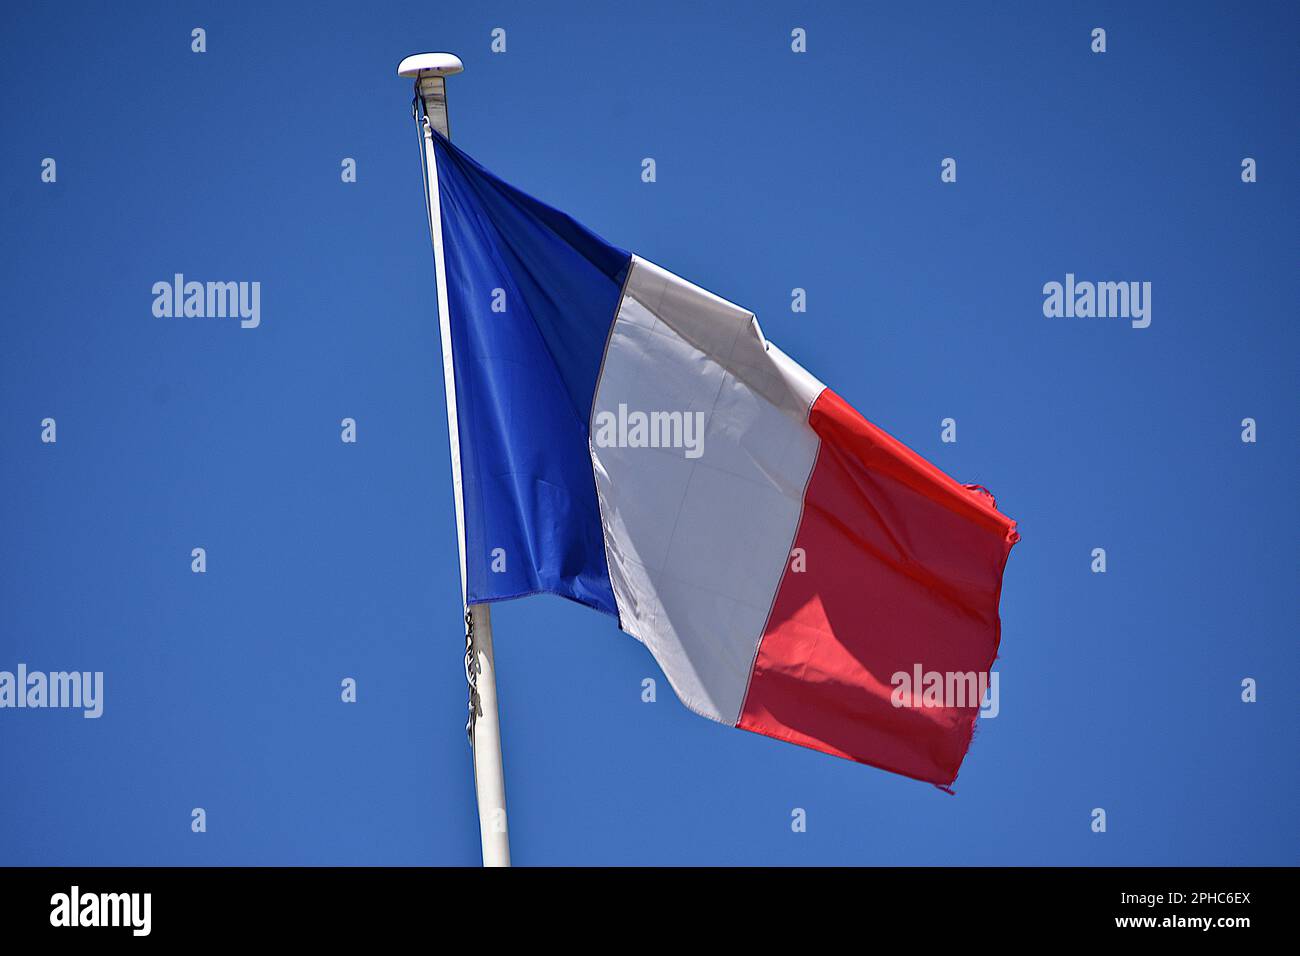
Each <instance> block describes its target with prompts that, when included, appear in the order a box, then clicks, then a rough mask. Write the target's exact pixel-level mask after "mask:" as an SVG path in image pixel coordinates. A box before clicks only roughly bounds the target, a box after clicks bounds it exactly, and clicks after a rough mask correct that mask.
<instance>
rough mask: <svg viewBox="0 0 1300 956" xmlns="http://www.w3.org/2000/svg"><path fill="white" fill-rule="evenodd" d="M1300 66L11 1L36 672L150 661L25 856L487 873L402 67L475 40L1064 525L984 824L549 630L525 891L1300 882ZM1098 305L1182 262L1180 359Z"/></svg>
mask: <svg viewBox="0 0 1300 956" xmlns="http://www.w3.org/2000/svg"><path fill="white" fill-rule="evenodd" d="M195 27H202V28H204V29H205V30H206V47H207V49H206V52H204V53H195V52H192V50H191V43H192V40H191V30H192V29H194V28H195ZM498 27H500V28H503V29H504V30H505V31H506V34H505V35H506V52H504V53H500V54H494V53H492V52H491V51H490V43H491V31H492V30H493V29H494V28H498ZM796 27H801V28H804V29H805V30H806V31H807V52H806V53H802V54H800V53H794V52H792V50H791V31H792V30H793V29H794V28H796ZM1095 27H1102V28H1104V29H1105V30H1106V45H1107V49H1106V52H1105V53H1093V52H1092V51H1091V49H1090V47H1091V45H1092V39H1091V31H1092V30H1093V28H1095ZM1298 34H1300V22H1298V15H1297V12H1296V7H1295V5H1294V4H1283V3H1276V4H1273V3H1258V4H1248V5H1244V6H1240V5H1238V6H1233V5H1229V4H1216V5H1197V4H1182V3H1179V4H1157V3H1148V4H1126V3H1088V4H1083V3H1072V4H1068V5H1061V4H1051V5H1049V4H1038V3H1028V2H1026V3H1015V4H1012V3H998V4H987V5H979V4H970V3H927V4H889V5H874V4H873V5H867V4H860V3H844V4H831V3H750V4H743V5H742V4H721V3H702V2H698V0H694V2H690V3H674V2H659V3H610V4H593V3H572V4H566V3H560V2H555V3H546V4H539V3H513V4H504V3H494V4H478V3H468V2H446V3H433V2H429V3H386V2H380V0H375V2H370V3H365V4H356V3H322V4H312V5H299V4H287V3H285V4H219V3H167V4H155V5H152V6H149V5H127V6H122V5H106V4H102V3H60V4H57V5H53V4H45V5H35V4H23V5H19V4H6V5H4V6H3V8H0V83H2V88H3V90H4V93H5V95H4V96H3V97H0V139H2V141H3V146H4V148H3V150H0V210H2V211H0V284H2V287H3V290H4V302H5V310H4V311H5V314H4V316H3V321H2V323H0V329H3V333H2V334H3V339H0V489H2V490H3V495H0V534H2V535H3V551H2V552H0V554H2V556H3V558H2V560H3V564H2V565H0V670H10V671H12V670H14V669H15V668H16V667H17V665H18V664H20V663H23V664H26V665H27V667H28V668H29V669H32V670H41V671H59V670H85V671H102V672H103V673H104V713H103V716H102V717H100V718H99V719H97V720H88V719H83V718H82V717H81V715H80V713H79V712H76V711H66V710H49V709H47V710H10V709H5V710H0V863H20V864H38V863H50V864H148V863H172V864H276V863H306V864H385V863H397V864H426V863H434V864H468V863H477V861H478V833H477V820H476V815H475V811H474V802H473V788H472V781H471V774H470V764H469V753H468V749H467V746H466V743H465V737H464V730H463V722H464V709H465V688H464V679H463V673H462V670H461V666H462V665H461V656H462V651H463V637H462V633H461V630H460V623H459V609H458V606H457V605H458V600H459V589H458V583H457V559H456V548H455V533H454V519H453V512H452V498H451V489H450V480H449V469H448V462H447V445H446V425H445V419H444V408H443V397H442V380H441V374H440V359H439V351H438V332H437V318H436V305H435V292H434V283H433V266H432V257H431V254H430V248H429V239H428V230H427V223H426V219H425V213H424V206H423V202H422V199H421V182H420V172H419V162H418V153H417V144H416V133H415V129H414V127H413V125H412V122H411V118H410V105H409V104H410V85H409V82H408V81H405V80H399V79H398V78H397V77H396V76H395V67H396V64H397V62H398V60H399V59H400V58H401V57H402V56H404V55H406V54H408V53H413V52H420V51H423V50H429V49H432V50H439V49H446V50H451V51H454V52H456V53H458V54H459V55H460V56H461V57H462V59H463V60H464V61H465V65H466V73H465V74H464V75H463V76H459V77H456V78H454V79H453V80H452V81H451V94H450V97H451V115H452V134H453V137H454V139H455V140H456V142H457V143H458V144H459V145H460V146H461V147H462V148H463V149H465V150H466V151H467V152H469V153H470V154H471V155H472V156H474V157H475V158H477V159H478V160H479V161H480V162H482V163H484V164H485V165H486V166H488V167H489V168H491V169H493V170H494V171H495V172H496V173H498V174H499V175H501V176H502V177H503V178H505V179H507V180H509V181H511V182H513V183H515V184H516V185H518V186H520V187H522V188H524V189H525V190H527V191H529V192H530V193H532V194H533V195H536V196H537V197H539V198H541V199H544V200H546V201H547V202H550V203H552V204H553V205H556V206H558V207H560V208H562V209H564V210H565V211H567V212H570V213H571V214H573V215H574V216H575V217H577V218H578V219H580V220H581V221H583V222H585V223H586V224H587V225H589V226H590V227H591V228H592V229H594V230H595V231H596V232H598V233H599V234H601V235H602V236H604V237H605V238H607V239H608V240H610V241H611V242H613V243H616V244H617V245H619V246H621V247H623V248H626V249H630V250H632V251H634V252H637V253H639V254H641V255H643V256H645V257H647V258H649V259H651V260H653V261H655V262H657V263H659V264H661V265H663V266H665V267H666V268H669V269H671V270H673V271H674V272H677V273H679V274H681V275H683V276H685V277H687V278H690V279H692V280H693V281H695V282H698V283H699V284H701V285H703V286H705V287H707V288H709V289H711V290H713V291H715V292H717V293H719V294H720V295H723V296H725V297H727V298H729V299H731V300H733V301H735V302H737V303H740V304H742V305H744V306H746V307H748V308H750V309H753V310H754V311H755V312H756V313H757V314H758V316H759V320H760V322H761V323H762V325H763V329H764V332H765V333H766V335H767V336H768V337H769V338H771V339H772V340H773V341H775V342H777V343H778V344H779V345H780V346H781V348H782V349H783V350H784V351H785V352H786V353H788V354H789V355H791V356H792V357H794V358H795V359H797V360H798V361H800V362H801V363H802V364H803V365H805V366H806V367H807V368H808V369H809V370H811V371H812V372H813V373H814V374H815V375H817V376H818V377H819V378H820V379H822V380H823V381H825V382H827V383H828V384H829V385H830V386H831V387H833V388H834V389H835V390H836V391H838V392H839V393H840V394H841V395H843V396H844V397H845V398H846V399H848V400H849V401H850V402H852V403H853V404H854V405H855V406H856V407H857V408H858V409H859V410H860V411H862V412H863V413H864V414H865V415H866V416H867V417H868V418H870V419H871V420H873V421H874V422H876V423H877V424H879V425H880V426H882V427H884V428H885V429H887V430H888V431H890V432H891V433H892V434H894V435H895V436H897V437H898V438H900V439H901V440H903V441H904V442H906V443H907V444H909V445H911V446H912V447H913V448H915V449H916V450H918V451H919V452H921V453H922V454H924V455H926V456H927V457H929V458H930V459H931V460H933V461H934V462H935V463H937V464H938V465H940V466H941V467H942V468H944V469H945V470H947V471H948V472H949V473H950V474H952V475H953V476H954V477H956V478H958V479H959V480H961V481H965V482H978V483H981V484H983V485H986V486H987V487H988V488H990V489H991V490H992V491H993V492H994V493H995V494H996V495H997V498H998V504H999V507H1000V508H1001V509H1002V510H1003V511H1005V512H1006V513H1007V514H1008V515H1010V516H1012V517H1013V518H1015V519H1017V520H1018V521H1019V523H1020V532H1021V534H1022V536H1023V540H1022V542H1021V543H1020V544H1019V545H1017V547H1016V549H1015V551H1014V552H1013V554H1012V556H1011V560H1010V563H1009V565H1008V568H1007V572H1006V580H1005V588H1004V593H1003V600H1002V620H1003V636H1002V651H1001V657H1000V659H999V661H998V664H997V666H996V670H997V671H998V673H999V675H1000V702H999V704H1000V712H999V714H998V716H997V717H996V718H993V719H985V720H981V722H980V726H979V727H978V732H977V734H976V737H975V741H974V743H973V745H972V748H971V751H970V754H969V756H968V757H967V760H966V763H965V765H964V767H963V770H962V773H961V776H960V778H959V779H958V781H957V784H956V787H955V789H956V796H949V795H947V794H945V793H942V792H940V791H939V790H937V789H935V788H933V787H930V786H927V785H925V784H922V783H917V782H915V781H912V780H908V779H904V778H902V777H897V776H892V775H890V774H887V773H884V772H882V771H879V770H874V769H871V768H868V767H864V766H860V765H856V764H853V763H850V762H847V761H842V760H837V759H834V758H831V757H827V756H823V755H821V754H818V753H814V752H811V751H808V750H803V749H800V748H797V747H793V746H790V745H786V744H782V743H778V742H776V741H773V740H770V739H766V738H762V737H759V736H756V735H752V734H746V733H743V732H740V731H736V730H730V729H727V728H724V727H722V726H719V725H716V724H713V723H710V722H708V721H705V720H702V719H700V718H698V717H695V716H693V715H691V714H690V713H688V712H687V711H686V709H685V708H683V707H682V706H681V705H680V704H678V703H677V701H676V700H675V699H674V697H673V695H672V692H671V690H670V689H669V688H668V686H667V683H666V682H665V681H664V680H663V679H662V675H661V674H660V673H659V671H658V669H657V668H656V666H655V664H654V662H653V661H652V660H651V658H650V657H649V655H648V654H647V653H646V651H645V650H644V648H642V647H641V646H640V645H639V644H637V642H636V641H635V640H633V639H632V638H630V637H627V636H626V635H622V634H620V633H619V632H618V631H617V630H616V627H615V623H614V621H613V619H611V618H609V617H607V616H605V615H603V614H599V613H596V612H593V611H590V610H587V609H585V608H582V607H579V606H577V605H571V604H566V603H564V602H562V601H561V600H559V599H555V598H548V597H544V598H534V599H527V600H522V601H517V602H513V603H509V604H505V605H499V606H498V607H497V609H496V611H495V624H496V628H495V630H496V646H497V656H498V667H499V671H500V674H499V689H500V694H501V698H502V721H503V734H504V741H505V768H506V781H507V793H508V799H509V807H510V820H511V833H512V843H513V851H514V857H515V860H516V862H517V863H521V864H544V863H596V864H624V863H630V864H642V863H645V864H671V863H683V864H707V863H775V864H810V863H813V864H816V863H834V864H855V863H863V864H944V863H958V864H976V863H980V864H998V863H1020V864H1249V863H1273V864H1281V863H1288V864H1294V863H1296V862H1297V857H1298V856H1300V854H1298V853H1297V850H1298V849H1300V840H1298V839H1297V834H1298V827H1297V824H1296V822H1295V819H1296V818H1295V810H1294V806H1295V793H1296V789H1297V784H1298V783H1300V780H1297V763H1296V741H1297V739H1300V734H1298V731H1300V720H1298V714H1300V712H1298V710H1297V707H1296V703H1295V688H1296V686H1297V677H1298V675H1297V654H1296V634H1297V630H1296V625H1297V614H1296V599H1295V592H1296V588H1295V577H1296V557H1295V546H1296V541H1297V531H1298V530H1300V528H1298V525H1300V522H1298V520H1297V519H1298V514H1297V498H1296V481H1297V477H1298V476H1297V468H1296V447H1297V445H1296V440H1297V434H1296V404H1295V394H1296V382H1297V354H1298V353H1297V344H1300V343H1298V341H1297V340H1298V335H1297V331H1296V303H1295V295H1296V257H1297V252H1300V248H1298V243H1297V227H1296V222H1297V216H1296V213H1297V184H1296V178H1295V175H1294V172H1293V171H1292V170H1291V168H1290V167H1289V166H1288V165H1287V164H1288V163H1293V162H1294V159H1295V157H1296V156H1297V155H1300V142H1298V141H1297V140H1298V136H1297V126H1296V122H1295V118H1296V115H1297V108H1296V107H1297V92H1296V82H1295V76H1296V52H1295V51H1296V49H1297V40H1298V39H1300V37H1298ZM646 157H652V158H654V159H655V161H656V167H657V182H655V183H652V184H647V183H643V182H642V181H641V168H642V166H641V163H642V160H643V159H644V158H646ZM948 157H951V158H953V159H955V160H956V170H957V181H956V182H955V183H944V182H941V179H940V172H941V162H942V160H943V159H945V158H948ZM1246 157H1250V158H1253V159H1254V160H1256V163H1257V179H1258V181H1257V182H1254V183H1244V182H1243V181H1242V160H1243V159H1244V158H1246ZM45 158H51V159H54V160H55V162H56V164H57V165H56V166H55V167H54V169H55V175H56V177H57V178H56V180H55V181H54V182H43V181H42V161H43V160H44V159H45ZM345 158H352V159H355V161H356V169H357V181H356V182H355V183H345V182H343V181H342V177H341V164H342V162H343V160H344V159H345ZM175 273H183V274H184V275H185V276H186V277H187V278H192V279H198V280H202V281H207V280H222V281H227V280H228V281H249V282H251V281H257V282H260V283H261V286H260V288H261V301H260V324H259V325H258V326H257V327H256V328H241V327H240V324H239V322H238V321H237V320H231V319H197V318H189V319H186V318H158V317H155V316H154V314H153V311H152V306H153V294H152V292H151V289H152V286H153V284H154V283H155V282H159V281H170V280H171V278H172V276H173V275H174V274H175ZM1067 273H1071V274H1074V275H1075V276H1076V277H1077V278H1078V280H1080V281H1082V280H1091V281H1105V280H1114V281H1136V282H1150V283H1151V289H1152V292H1151V303H1150V304H1151V323H1150V326H1149V327H1147V328H1134V327H1132V325H1131V323H1130V322H1128V321H1125V320H1123V319H1097V318H1047V317H1045V316H1044V314H1043V299H1044V296H1043V286H1044V284H1045V283H1048V282H1052V281H1057V282H1064V281H1065V277H1066V274H1067ZM796 287H798V288H803V289H805V290H806V291H807V312H806V313H795V312H792V310H791V307H790V303H791V290H792V289H794V288H796ZM1288 395H1290V396H1291V398H1289V399H1288V398H1287V396H1288ZM345 417H350V418H353V419H355V420H356V422H357V435H358V440H357V442H356V443H355V444H345V443H343V442H342V441H341V440H340V421H341V420H342V419H343V418H345ZM46 418H53V419H54V420H55V422H56V428H57V431H56V435H57V441H56V442H55V443H53V444H50V443H44V442H42V440H41V435H42V425H41V423H42V420H43V419H46ZM945 418H952V419H954V420H955V421H956V429H957V441H956V442H955V443H944V442H942V441H941V439H940V422H941V421H942V420H943V419H945ZM1244 418H1253V419H1254V420H1255V421H1256V423H1257V441H1255V442H1253V443H1246V442H1243V441H1242V440H1241V436H1242V424H1241V422H1242V419H1244ZM196 547H202V548H204V549H206V554H207V571H206V573H204V574H195V573H192V572H191V551H192V549H194V548H196ZM1095 548H1104V549H1105V551H1106V560H1107V570H1106V572H1105V573H1104V574H1097V573H1093V572H1092V570H1091V565H1092V563H1093V557H1092V552H1093V550H1094V549H1095ZM348 677H351V678H354V679H355V680H356V682H357V687H358V700H357V702H356V703H355V704H347V703H343V702H342V701H341V700H340V682H341V681H342V680H343V679H344V678H348ZM647 677H651V678H656V679H657V680H658V681H659V693H658V700H657V702H655V703H644V702H642V699H641V686H642V683H641V682H642V680H643V679H644V678H647ZM1245 678H1253V679H1254V680H1255V681H1256V682H1257V688H1258V690H1257V693H1258V700H1257V702H1255V703H1244V702H1243V701H1242V699H1241V696H1242V681H1243V679H1245ZM196 807H201V808H203V809H204V810H205V811H206V814H207V832H206V833H201V834H198V833H193V832H191V811H192V810H193V809H194V808H196ZM795 808H802V809H804V810H805V811H806V814H807V832H805V833H794V832H792V830H791V826H790V823H791V812H792V810H794V809H795ZM1094 808H1103V809H1104V810H1105V811H1106V814H1107V829H1106V832H1105V833H1094V832H1092V828H1091V824H1092V819H1093V817H1092V812H1093V810H1094Z"/></svg>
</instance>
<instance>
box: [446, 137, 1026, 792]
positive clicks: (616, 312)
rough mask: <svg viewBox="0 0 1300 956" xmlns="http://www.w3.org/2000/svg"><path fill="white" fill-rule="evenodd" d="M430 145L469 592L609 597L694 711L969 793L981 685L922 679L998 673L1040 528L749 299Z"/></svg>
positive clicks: (491, 596)
mask: <svg viewBox="0 0 1300 956" xmlns="http://www.w3.org/2000/svg"><path fill="white" fill-rule="evenodd" d="M433 141H434V150H435V159H436V163H437V175H438V183H439V187H440V194H441V199H440V209H439V211H438V216H437V221H438V224H439V225H440V226H441V230H442V243H443V249H444V254H445V272H446V274H445V276H444V283H443V284H444V287H445V292H446V296H447V306H448V317H447V318H448V319H449V321H448V323H447V328H448V330H449V333H450V339H451V341H450V354H451V356H452V363H451V364H452V369H453V374H454V384H455V400H456V407H457V425H456V431H457V433H458V434H457V435H456V436H454V437H457V438H458V439H459V449H460V475H459V481H460V485H461V494H462V496H463V513H464V539H465V586H466V599H467V601H468V602H469V603H471V604H476V603H486V602H492V601H502V600H507V599H510V598H517V597H522V596H525V595H530V594H541V593H549V594H557V595H560V596H562V597H565V598H569V599H571V600H573V601H577V602H580V603H582V604H585V605H588V606H590V607H593V608H596V609H598V610H601V611H605V612H607V613H609V614H612V615H614V616H616V617H617V619H618V624H619V627H620V628H621V629H622V630H623V631H625V632H627V633H628V634H630V635H632V636H633V637H635V638H636V639H637V640H639V641H640V642H641V643H642V644H644V645H645V646H646V648H647V649H648V650H649V651H650V653H651V654H652V655H653V656H654V658H655V660H656V661H657V662H658V664H659V666H660V667H661V668H662V669H663V672H664V674H665V675H666V676H667V678H668V681H669V682H670V683H671V685H672V687H673V690H674V691H675V692H676V693H677V696H678V698H680V700H681V701H682V703H684V704H685V705H686V706H687V707H688V708H690V709H691V710H693V711H695V712H696V713H697V714H701V715H702V716H705V717H709V718H712V719H713V720H716V721H719V722H721V723H724V724H728V725H731V726H734V727H740V728H742V729H744V730H751V731H755V732H757V733H760V734H765V735H767V736H769V737H775V738H777V739H779V740H785V741H790V742H792V743H796V744H801V745H803V746H805V747H811V748H814V749H816V750H820V751H823V752H825V753H829V754H834V755H835V756H839V757H846V758H849V759H851V760H856V761H859V762H861V763H865V764H870V765H872V766H875V767H880V768H883V769H885V770H889V771H892V772H895V773H899V774H904V775H906V776H909V777H914V778H916V779H918V780H924V781H928V782H930V783H933V784H936V785H938V786H941V787H945V788H946V787H948V786H949V785H950V784H951V783H952V782H953V780H954V779H955V778H956V776H957V771H958V769H959V768H960V766H961V763H962V759H963V758H964V757H965V755H966V751H967V748H968V746H969V744H970V740H971V734H972V731H973V729H974V723H975V719H976V717H977V716H978V712H979V705H980V701H979V699H978V695H966V696H965V697H964V699H956V700H954V699H952V698H951V697H950V696H948V695H945V694H943V693H934V694H931V693H923V692H922V688H921V687H910V688H907V689H904V688H903V687H902V684H901V683H900V675H906V677H907V679H908V681H910V680H911V677H912V675H913V674H918V675H919V674H922V673H924V674H937V675H965V676H967V677H970V676H974V677H976V678H977V679H978V680H979V681H980V682H979V683H978V686H979V687H980V688H981V689H982V688H983V687H984V686H985V683H984V682H986V681H987V679H988V672H989V668H990V667H991V665H992V664H993V661H994V659H995V658H996V656H997V652H998V641H999V636H1000V629H1001V625H1000V621H999V617H998V601H999V597H1000V594H1001V590H1002V572H1003V568H1004V567H1005V565H1006V561H1007V557H1008V555H1009V553H1010V551H1011V547H1012V545H1013V544H1014V543H1015V542H1016V541H1017V540H1018V535H1017V533H1016V524H1015V522H1014V521H1012V520H1011V519H1010V518H1008V517H1006V516H1005V515H1003V514H1002V513H1001V512H1000V511H998V509H997V507H996V506H995V504H994V500H993V498H992V496H991V495H990V494H989V493H988V492H987V491H985V490H984V489H983V488H980V487H977V486H971V485H962V484H960V483H958V482H957V481H954V480H953V479H952V478H950V477H948V476H947V475H946V474H944V473H943V472H942V471H940V470H939V469H938V468H936V467H935V466H934V465H932V464H930V463H929V462H927V461H926V460H925V459H923V458H922V457H921V456H920V455H918V454H916V453H915V452H913V451H911V450H910V449H908V448H907V447H906V446H904V445H903V444H902V443H900V442H899V441H897V440H896V439H894V438H892V437H891V436H889V435H888V434H886V433H885V432H884V431H882V430H881V429H880V428H877V427H876V426H875V425H873V424H871V423H870V422H869V421H867V420H866V419H865V418H863V417H862V416H861V415H859V414H858V413H857V412H856V411H854V410H853V408H852V407H851V406H850V405H849V404H848V403H846V402H845V401H844V399H842V398H841V397H840V396H839V395H837V394H835V392H833V391H831V390H830V389H829V388H827V387H826V386H825V385H823V384H822V383H821V382H820V381H818V380H817V378H816V377H814V376H813V375H812V374H811V373H809V372H808V371H806V370H805V369H804V368H802V367H801V366H800V365H798V364H797V363H796V362H795V361H793V360H792V359H790V358H789V357H788V356H786V355H785V354H784V353H783V352H782V351H781V350H780V349H778V348H777V347H776V346H775V345H774V344H773V343H771V342H769V341H767V340H766V339H765V338H764V337H763V334H762V331H761V330H760V329H759V326H758V323H757V321H756V320H755V318H754V316H753V315H752V314H751V313H750V312H748V311H746V310H745V309H743V308H741V307H740V306H737V305H733V304H732V303H731V302H728V301H727V300H725V299H722V298H719V297H718V296H716V295H714V294H712V293H710V292H707V291H705V290H704V289H701V288H700V287H698V286H696V285H693V284H692V283H690V282H688V281H687V280H685V279H682V278H679V277H678V276H676V275H674V274H673V273H671V272H669V271H667V270H666V269H663V268H661V267H660V266H657V265H655V264H654V263H652V262H648V261H646V260H645V259H642V258H640V257H639V256H635V255H632V254H630V253H628V252H625V251H624V250H622V249H619V248H617V247H615V246H612V245H610V244H609V243H607V242H605V241H604V240H603V239H601V238H599V237H598V236H596V235H595V234H594V233H592V232H591V231H589V230H588V229H586V228H584V227H583V226H582V225H580V224H579V223H577V222H575V221H574V220H573V219H571V218H570V217H569V216H567V215H565V214H564V213H562V212H559V211H557V210H555V209H553V208H551V207H550V206H547V205H545V204H544V203H541V202H539V201H537V200H536V199H533V198H532V197H530V196H528V195H526V194H525V193H523V192H521V191H519V190H518V189H515V188H513V187H512V186H509V185H507V184H506V183H504V182H502V181H501V180H500V179H498V178H497V177H496V176H494V175H492V174H491V173H490V172H488V171H487V170H485V169H484V168H483V167H481V166H479V165H478V164H477V163H476V162H475V161H474V160H472V159H470V158H469V157H468V156H467V155H465V154H464V153H463V152H462V151H461V150H459V149H458V148H456V147H455V146H453V145H452V144H451V143H450V142H449V141H448V140H447V139H446V138H445V137H443V136H442V135H440V134H438V133H436V132H435V133H434V134H433ZM948 683H949V685H950V686H951V684H952V681H951V680H949V681H948ZM930 689H931V690H933V689H934V688H930ZM940 690H942V688H940Z"/></svg>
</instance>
